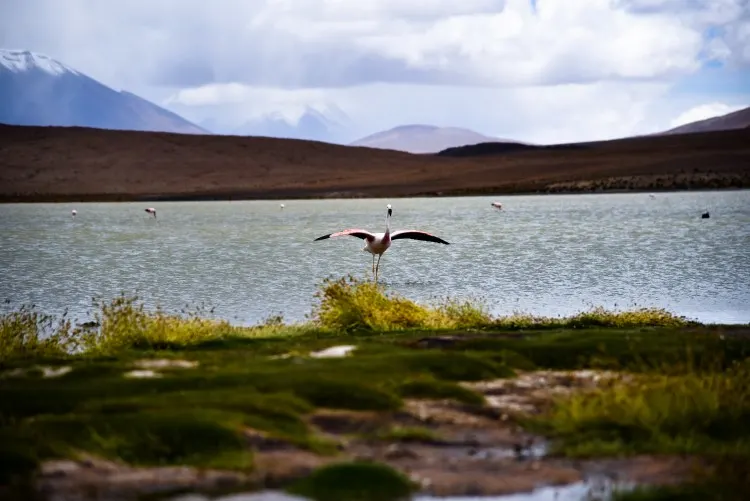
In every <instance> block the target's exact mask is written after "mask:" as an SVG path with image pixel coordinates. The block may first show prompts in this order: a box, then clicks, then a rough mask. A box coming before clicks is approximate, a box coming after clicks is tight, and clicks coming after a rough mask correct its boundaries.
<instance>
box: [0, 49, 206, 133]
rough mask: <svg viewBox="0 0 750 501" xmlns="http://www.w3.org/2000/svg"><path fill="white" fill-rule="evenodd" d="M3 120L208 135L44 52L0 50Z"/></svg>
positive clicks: (196, 127)
mask: <svg viewBox="0 0 750 501" xmlns="http://www.w3.org/2000/svg"><path fill="white" fill-rule="evenodd" d="M0 122H2V123H6V124H11V125H62V126H81V127H94V128H99V129H120V130H140V131H154V132H176V133H184V134H209V132H208V131H207V130H205V129H202V128H201V127H198V126H197V125H195V124H193V123H190V122H188V121H187V120H185V119H184V118H182V117H180V116H179V115H177V114H175V113H172V112H171V111H168V110H166V109H164V108H162V107H160V106H157V105H155V104H153V103H151V102H149V101H146V100H145V99H143V98H140V97H138V96H136V95H135V94H131V93H129V92H126V91H116V90H114V89H112V88H110V87H107V86H106V85H104V84H102V83H100V82H98V81H96V80H94V79H93V78H91V77H88V76H86V75H85V74H83V73H81V72H79V71H77V70H75V69H73V68H70V67H69V66H66V65H65V64H63V63H61V62H59V61H56V60H54V59H52V58H51V57H49V56H46V55H44V54H39V53H36V52H30V51H25V50H9V49H0Z"/></svg>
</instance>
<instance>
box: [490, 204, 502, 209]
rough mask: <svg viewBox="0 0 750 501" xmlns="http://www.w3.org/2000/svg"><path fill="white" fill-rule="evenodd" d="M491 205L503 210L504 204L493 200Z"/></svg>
mask: <svg viewBox="0 0 750 501" xmlns="http://www.w3.org/2000/svg"><path fill="white" fill-rule="evenodd" d="M490 205H491V206H493V207H494V208H496V209H498V210H503V204H501V203H500V202H492V203H491V204H490Z"/></svg>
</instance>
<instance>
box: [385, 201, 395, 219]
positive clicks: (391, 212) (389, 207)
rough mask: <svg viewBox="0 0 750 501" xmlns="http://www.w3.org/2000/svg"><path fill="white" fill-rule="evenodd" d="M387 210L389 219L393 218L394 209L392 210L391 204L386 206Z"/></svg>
mask: <svg viewBox="0 0 750 501" xmlns="http://www.w3.org/2000/svg"><path fill="white" fill-rule="evenodd" d="M385 208H386V209H388V217H391V216H392V215H393V209H391V204H388V205H386V206H385Z"/></svg>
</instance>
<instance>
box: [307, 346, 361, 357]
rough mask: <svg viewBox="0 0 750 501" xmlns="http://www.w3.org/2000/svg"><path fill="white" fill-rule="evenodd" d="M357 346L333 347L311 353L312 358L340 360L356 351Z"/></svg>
mask: <svg viewBox="0 0 750 501" xmlns="http://www.w3.org/2000/svg"><path fill="white" fill-rule="evenodd" d="M354 348H356V346H350V345H343V346H331V347H330V348H326V349H325V350H321V351H315V352H313V353H310V356H311V357H314V358H338V357H344V356H346V355H348V354H349V353H351V352H352V350H354Z"/></svg>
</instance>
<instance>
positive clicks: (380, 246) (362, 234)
mask: <svg viewBox="0 0 750 501" xmlns="http://www.w3.org/2000/svg"><path fill="white" fill-rule="evenodd" d="M386 209H388V212H386V215H385V233H370V232H369V231H367V230H362V229H359V228H351V229H348V230H343V231H337V232H335V233H329V234H328V235H323V236H322V237H318V238H316V239H315V240H314V241H315V242H317V241H318V240H325V239H326V238H333V237H343V236H350V237H357V238H361V239H362V240H364V241H365V247H364V249H362V250H363V251H367V252H369V253H370V254H372V272H373V274H374V275H375V282H377V281H378V270H379V269H380V258H381V257H383V254H384V253H385V251H387V250H388V248H389V247H390V246H391V242H392V241H393V240H398V239H400V238H411V239H412V240H422V241H424V242H435V243H439V244H445V245H448V242H446V241H445V240H443V239H442V238H440V237H436V236H435V235H431V234H429V233H427V232H424V231H419V230H398V231H394V232H393V233H391V224H390V221H391V216H392V215H393V209H391V204H388V205H386ZM375 256H378V262H377V263H376V262H375Z"/></svg>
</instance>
